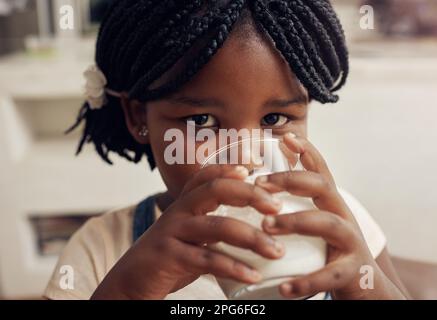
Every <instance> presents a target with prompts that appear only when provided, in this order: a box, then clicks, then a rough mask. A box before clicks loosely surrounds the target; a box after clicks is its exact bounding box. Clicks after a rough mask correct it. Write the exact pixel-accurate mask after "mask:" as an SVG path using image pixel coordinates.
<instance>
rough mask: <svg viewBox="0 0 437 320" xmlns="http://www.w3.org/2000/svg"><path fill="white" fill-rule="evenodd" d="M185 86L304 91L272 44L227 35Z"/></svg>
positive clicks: (224, 90)
mask: <svg viewBox="0 0 437 320" xmlns="http://www.w3.org/2000/svg"><path fill="white" fill-rule="evenodd" d="M185 88H186V89H188V90H190V89H193V90H196V91H205V92H207V91H211V90H212V91H214V92H216V93H218V92H221V93H222V94H226V93H229V94H233V93H235V94H244V93H245V92H247V93H248V94H252V95H255V94H257V93H260V94H261V93H262V92H263V91H267V92H270V93H271V94H275V93H277V94H279V95H281V94H282V95H284V94H293V93H296V94H297V93H303V92H306V91H305V89H304V88H303V87H302V85H301V84H300V82H299V81H298V80H297V78H296V76H295V75H294V73H293V71H292V70H291V68H290V66H289V65H288V63H287V62H286V61H285V59H284V58H283V57H282V55H281V53H280V52H279V51H278V50H277V49H276V48H275V47H274V45H273V44H272V43H271V42H269V41H267V40H266V39H262V38H260V37H253V38H251V37H250V38H248V39H246V40H245V41H244V42H242V41H241V39H239V38H238V37H230V38H229V39H228V40H227V41H226V42H225V43H224V45H223V47H222V48H220V50H219V51H218V52H217V53H216V54H215V55H214V57H212V59H211V60H210V61H209V62H208V63H207V64H206V65H205V66H204V67H203V68H202V69H201V70H200V71H199V72H198V73H197V74H196V75H195V76H194V77H193V78H192V79H191V81H190V82H189V83H187V84H186V86H185Z"/></svg>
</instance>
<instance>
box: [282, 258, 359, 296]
mask: <svg viewBox="0 0 437 320" xmlns="http://www.w3.org/2000/svg"><path fill="white" fill-rule="evenodd" d="M358 273H359V266H358V267H357V266H355V264H354V263H352V262H351V261H350V259H349V258H343V259H341V260H336V261H334V262H331V263H329V264H327V265H326V266H325V267H324V268H323V269H321V270H319V271H316V272H313V273H310V274H308V275H305V276H302V277H299V278H295V279H293V280H291V281H288V282H285V283H283V284H282V285H280V286H279V291H280V293H281V294H282V295H283V296H284V297H286V298H299V297H309V296H313V295H315V294H317V293H320V292H327V291H332V290H336V289H340V288H342V287H344V286H345V285H347V284H349V283H350V282H351V281H354V279H357V275H358Z"/></svg>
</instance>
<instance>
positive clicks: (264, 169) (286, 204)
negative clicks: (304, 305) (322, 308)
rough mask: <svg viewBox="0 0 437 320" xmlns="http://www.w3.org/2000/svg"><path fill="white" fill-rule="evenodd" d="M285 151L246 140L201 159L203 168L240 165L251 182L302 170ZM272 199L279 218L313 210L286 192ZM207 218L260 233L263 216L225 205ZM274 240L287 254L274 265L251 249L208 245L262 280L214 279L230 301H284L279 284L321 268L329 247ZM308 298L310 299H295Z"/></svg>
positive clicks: (317, 241)
mask: <svg viewBox="0 0 437 320" xmlns="http://www.w3.org/2000/svg"><path fill="white" fill-rule="evenodd" d="M284 148H285V149H284ZM288 151H289V152H287V149H286V147H285V146H284V145H283V144H282V143H281V140H280V139H278V138H274V137H271V138H259V139H250V140H248V139H246V140H242V141H239V142H236V143H232V144H230V145H228V146H225V147H223V148H220V149H219V150H218V151H217V152H216V153H214V154H213V155H211V156H210V157H208V158H207V159H206V160H205V162H204V163H203V166H208V165H217V164H225V163H228V164H240V165H244V166H246V167H247V168H248V169H249V173H250V174H249V176H248V177H247V179H246V182H247V183H254V181H255V179H256V178H257V177H258V176H262V175H268V174H272V173H275V172H284V171H294V170H304V169H303V167H302V165H301V164H300V161H299V155H297V154H292V153H291V151H290V150H288ZM286 155H287V156H286ZM235 162H237V163H235ZM274 197H276V198H278V199H280V200H281V202H282V209H281V211H280V213H279V214H289V213H294V212H298V211H303V210H312V209H314V208H315V206H314V204H313V202H312V199H310V198H303V197H298V196H294V195H291V194H290V193H288V192H279V193H276V194H274ZM209 214H210V215H218V216H223V217H230V218H234V219H238V220H241V221H244V222H246V223H249V224H251V225H253V226H255V227H256V228H259V229H262V227H261V223H262V221H263V219H264V217H265V215H263V214H261V213H259V212H258V211H256V210H255V209H253V208H251V207H244V208H240V207H232V206H225V205H222V206H220V207H219V208H218V209H217V210H216V211H214V212H211V213H209ZM275 238H276V239H277V240H278V241H280V242H281V243H283V244H284V246H285V255H284V256H283V257H282V258H280V259H275V260H272V259H266V258H264V257H262V256H260V255H258V254H257V253H254V252H252V251H251V250H247V249H242V248H238V247H234V246H231V245H229V244H226V243H224V242H219V243H216V244H213V245H210V248H211V249H213V250H217V251H219V252H222V253H225V254H227V255H229V256H231V257H233V258H235V259H237V260H240V261H242V262H244V263H246V264H248V265H250V266H252V267H254V268H255V269H257V270H258V271H259V272H260V273H261V274H262V275H263V280H262V281H261V282H259V283H256V284H247V283H240V282H237V281H234V280H230V279H220V278H217V282H218V284H219V285H220V287H221V288H222V290H223V292H224V293H225V295H226V296H227V297H228V298H229V299H275V300H281V299H285V298H284V297H283V296H282V295H281V294H280V293H279V285H280V284H282V283H284V282H286V281H287V280H289V279H292V278H294V277H298V276H302V275H305V274H308V273H311V272H314V271H317V270H319V269H321V268H322V267H324V265H325V263H326V255H327V246H326V242H325V241H324V240H323V239H321V238H317V237H310V236H302V235H297V234H290V235H280V236H275ZM306 298H309V297H300V298H299V299H306Z"/></svg>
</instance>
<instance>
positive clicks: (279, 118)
mask: <svg viewBox="0 0 437 320" xmlns="http://www.w3.org/2000/svg"><path fill="white" fill-rule="evenodd" d="M289 121H290V118H289V117H287V116H284V115H282V114H279V113H270V114H268V115H266V116H265V117H264V118H263V119H262V125H263V126H270V127H273V126H274V127H280V126H283V125H285V124H287V123H288V122H289Z"/></svg>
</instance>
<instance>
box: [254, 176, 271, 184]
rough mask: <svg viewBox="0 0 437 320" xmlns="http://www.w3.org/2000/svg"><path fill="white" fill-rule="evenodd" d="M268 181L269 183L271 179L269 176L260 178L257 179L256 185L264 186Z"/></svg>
mask: <svg viewBox="0 0 437 320" xmlns="http://www.w3.org/2000/svg"><path fill="white" fill-rule="evenodd" d="M267 181H269V178H268V177H267V176H259V177H257V178H256V180H255V183H256V184H258V183H260V184H263V183H266V182H267Z"/></svg>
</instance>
